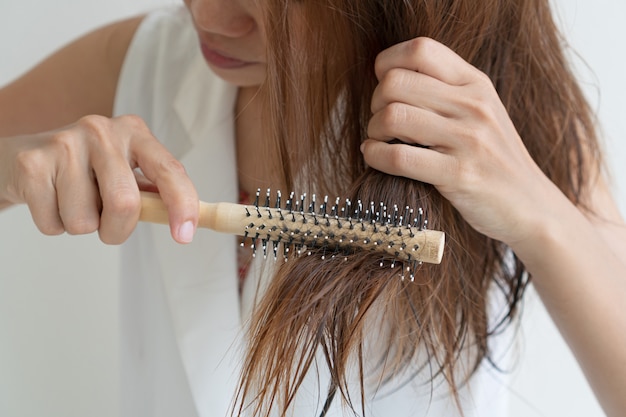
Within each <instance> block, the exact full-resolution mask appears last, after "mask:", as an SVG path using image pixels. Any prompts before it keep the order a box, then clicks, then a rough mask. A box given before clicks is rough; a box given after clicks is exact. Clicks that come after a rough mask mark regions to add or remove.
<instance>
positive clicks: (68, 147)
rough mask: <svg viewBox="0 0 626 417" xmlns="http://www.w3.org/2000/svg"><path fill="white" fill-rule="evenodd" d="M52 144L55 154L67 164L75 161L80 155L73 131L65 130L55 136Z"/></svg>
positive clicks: (51, 141)
mask: <svg viewBox="0 0 626 417" xmlns="http://www.w3.org/2000/svg"><path fill="white" fill-rule="evenodd" d="M50 143H51V145H52V147H53V149H54V151H55V153H57V154H58V155H60V156H61V158H62V161H63V162H65V163H67V162H69V161H72V160H74V159H75V158H76V157H77V155H78V146H79V144H78V143H77V138H76V135H75V134H74V133H73V132H72V131H68V130H64V131H61V132H57V133H55V134H53V135H52V137H51V138H50Z"/></svg>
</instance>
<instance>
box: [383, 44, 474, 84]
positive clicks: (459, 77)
mask: <svg viewBox="0 0 626 417" xmlns="http://www.w3.org/2000/svg"><path fill="white" fill-rule="evenodd" d="M392 68H405V69H408V70H412V71H417V72H420V73H422V74H426V75H429V76H431V77H434V78H436V79H438V80H440V81H443V82H445V83H447V84H450V85H458V86H460V85H465V84H468V83H470V82H472V81H473V80H475V79H476V77H477V75H478V74H477V73H479V71H478V70H477V69H476V68H475V67H473V66H472V65H470V64H469V63H467V62H466V61H465V60H464V59H463V58H461V57H460V56H459V55H457V54H456V53H455V52H454V51H452V50H451V49H450V48H448V47H447V46H445V45H443V44H441V43H439V42H437V41H435V40H433V39H430V38H425V37H420V38H415V39H411V40H408V41H405V42H401V43H399V44H396V45H394V46H392V47H390V48H388V49H385V50H384V51H382V52H381V53H380V54H379V55H378V57H377V58H376V63H375V72H376V77H377V78H378V80H381V79H382V78H383V76H384V75H385V74H386V73H387V72H388V71H389V70H390V69H392Z"/></svg>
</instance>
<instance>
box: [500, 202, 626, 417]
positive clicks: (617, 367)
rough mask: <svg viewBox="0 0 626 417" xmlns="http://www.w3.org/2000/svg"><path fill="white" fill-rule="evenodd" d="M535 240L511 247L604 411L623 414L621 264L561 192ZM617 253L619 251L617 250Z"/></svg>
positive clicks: (625, 326)
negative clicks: (559, 198) (526, 270)
mask: <svg viewBox="0 0 626 417" xmlns="http://www.w3.org/2000/svg"><path fill="white" fill-rule="evenodd" d="M552 207H553V209H554V210H555V211H554V212H553V215H555V216H551V215H548V216H550V217H553V220H552V221H549V219H544V220H548V221H543V223H541V226H539V227H538V229H539V230H538V233H537V234H536V235H535V236H537V238H536V239H534V241H527V242H520V243H518V244H516V245H512V246H513V250H514V251H515V252H516V253H517V255H518V256H519V257H520V258H521V259H522V261H523V262H524V263H525V265H526V267H527V268H528V270H529V271H530V273H531V274H532V276H533V282H534V285H535V287H536V289H537V292H538V293H539V295H540V297H541V299H542V300H543V302H544V304H545V305H546V308H547V310H548V312H549V313H550V315H551V317H552V319H553V320H554V322H555V324H556V325H557V327H558V328H559V330H560V332H561V334H562V336H563V337H564V339H565V340H566V342H567V343H568V345H569V347H570V349H571V350H572V352H573V353H574V355H575V356H576V358H577V360H578V362H579V363H580V366H581V368H582V370H583V372H584V373H585V375H586V377H587V379H588V381H589V383H590V385H591V387H592V389H593V390H594V392H595V394H596V396H597V397H598V399H599V401H600V403H601V404H602V406H603V408H604V410H605V412H606V413H607V415H609V416H623V415H624V414H625V413H626V397H624V396H623V387H625V386H626V312H625V311H624V306H626V265H625V264H624V262H623V260H622V259H621V256H622V254H621V253H620V252H621V250H622V249H623V247H622V248H620V247H615V245H611V244H609V241H608V240H607V238H606V236H603V234H602V233H601V231H600V230H599V228H598V227H597V226H596V225H594V224H592V222H591V221H589V220H588V219H587V218H586V217H585V216H584V215H583V214H582V213H581V212H580V211H579V210H578V209H577V208H575V207H574V206H573V205H571V204H570V203H569V202H568V201H567V200H566V199H565V198H564V197H563V201H561V202H560V203H559V204H556V205H554V206H552ZM618 253H619V254H618Z"/></svg>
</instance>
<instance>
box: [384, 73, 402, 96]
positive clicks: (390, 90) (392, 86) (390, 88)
mask: <svg viewBox="0 0 626 417" xmlns="http://www.w3.org/2000/svg"><path fill="white" fill-rule="evenodd" d="M406 81H407V72H406V71H404V70H402V69H400V68H392V69H390V70H389V71H387V73H386V74H385V75H384V76H383V79H382V80H381V81H380V90H381V94H382V96H383V97H384V98H390V97H393V95H394V92H395V91H397V90H398V89H400V88H404V86H405V84H406Z"/></svg>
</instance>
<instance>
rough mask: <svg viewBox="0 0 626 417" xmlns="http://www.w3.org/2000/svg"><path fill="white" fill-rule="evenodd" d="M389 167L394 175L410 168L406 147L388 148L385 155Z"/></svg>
mask: <svg viewBox="0 0 626 417" xmlns="http://www.w3.org/2000/svg"><path fill="white" fill-rule="evenodd" d="M387 159H388V163H389V167H390V168H391V170H392V171H393V172H395V173H403V172H406V171H407V168H408V167H410V166H411V157H410V153H409V152H408V147H407V146H405V145H393V146H390V147H389V153H388V155H387Z"/></svg>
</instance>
